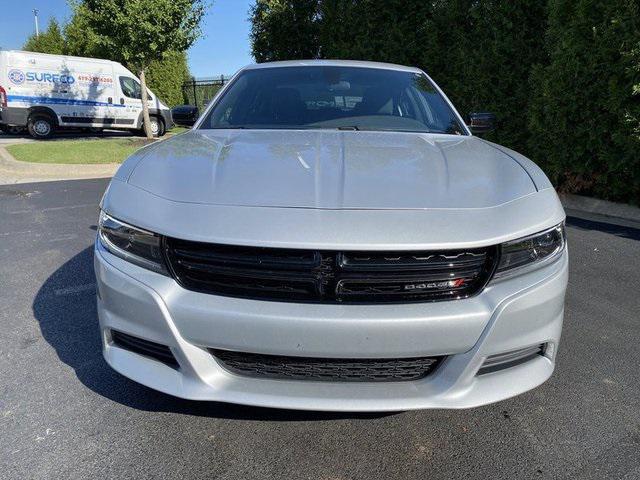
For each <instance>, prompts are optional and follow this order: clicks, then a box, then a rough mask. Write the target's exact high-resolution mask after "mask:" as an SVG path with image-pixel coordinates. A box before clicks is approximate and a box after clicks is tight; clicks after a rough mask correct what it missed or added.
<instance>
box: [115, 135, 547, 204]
mask: <svg viewBox="0 0 640 480" xmlns="http://www.w3.org/2000/svg"><path fill="white" fill-rule="evenodd" d="M119 176H120V178H122V177H123V176H126V178H127V181H128V183H129V184H130V185H132V186H135V187H138V188H140V189H143V190H145V191H147V192H149V193H151V194H153V195H156V196H159V197H162V198H165V199H167V200H172V201H174V202H188V203H197V204H208V205H221V206H223V205H226V206H241V207H292V208H293V207H295V208H313V209H332V210H340V209H350V210H360V209H364V210H369V209H375V210H380V209H460V208H487V207H493V206H497V205H501V204H504V203H507V202H510V201H513V200H516V199H518V198H521V197H523V196H526V195H529V194H532V193H535V192H536V186H535V185H534V183H533V181H532V180H531V177H530V176H529V174H528V173H527V171H526V170H525V169H524V168H523V167H522V166H521V164H520V163H518V162H517V161H515V160H514V158H513V157H511V156H509V155H507V154H506V153H504V152H503V151H501V150H498V149H497V148H495V147H493V146H492V145H490V144H488V143H486V142H484V141H482V140H480V139H478V138H476V137H469V136H460V137H458V136H452V135H433V134H418V133H402V132H362V131H327V130H321V131H308V130H250V131H249V130H196V131H192V132H189V133H186V134H183V135H178V136H176V137H174V138H171V139H168V140H165V141H162V142H158V143H157V144H155V145H153V146H152V147H150V148H146V149H144V150H143V151H142V152H141V153H140V154H139V155H137V156H136V157H135V158H133V159H132V160H131V162H128V164H127V163H125V165H123V169H122V172H120V174H119Z"/></svg>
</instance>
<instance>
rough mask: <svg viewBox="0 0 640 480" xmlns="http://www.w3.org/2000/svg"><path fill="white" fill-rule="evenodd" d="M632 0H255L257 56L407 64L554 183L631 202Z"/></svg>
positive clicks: (639, 152)
mask: <svg viewBox="0 0 640 480" xmlns="http://www.w3.org/2000/svg"><path fill="white" fill-rule="evenodd" d="M639 8H640V7H639V2H638V0H549V1H547V0H532V1H530V2H507V1H503V0H502V1H501V0H480V1H478V0H438V1H434V2H425V1H423V0H386V1H384V2H383V1H381V0H349V1H345V0H299V1H295V0H258V2H257V4H256V6H255V7H254V9H253V10H252V37H251V38H252V49H253V54H254V57H255V58H256V60H257V61H267V60H286V59H292V58H301V57H304V58H348V59H354V60H374V61H384V62H392V63H400V64H406V65H415V66H418V67H421V68H422V69H424V70H425V71H426V72H427V73H429V74H430V75H431V76H432V77H433V78H434V80H435V81H436V82H438V84H439V85H440V86H442V88H443V90H445V92H446V93H447V95H448V96H449V97H450V98H451V100H452V101H453V103H454V104H455V105H456V106H457V107H458V109H459V110H460V112H461V113H462V114H463V115H464V114H467V113H469V112H471V111H482V110H484V111H493V112H495V113H496V115H497V116H498V122H499V123H498V125H499V128H498V130H497V131H496V132H494V133H493V134H492V135H491V136H490V137H489V138H490V139H492V140H495V141H497V142H499V143H501V144H504V145H506V146H509V147H512V148H515V149H516V150H519V151H521V152H522V153H524V154H526V155H529V156H531V157H532V159H533V160H534V161H536V162H537V163H539V164H540V165H541V166H542V167H543V168H544V170H545V171H546V172H547V174H548V175H549V177H550V178H551V180H552V181H553V182H554V183H555V184H556V185H557V186H558V187H559V189H561V190H564V191H568V192H576V193H583V194H590V195H596V196H599V197H602V198H608V199H612V200H620V201H627V202H633V203H639V204H640V166H639V165H640V145H639V142H640V140H639V138H640V11H639Z"/></svg>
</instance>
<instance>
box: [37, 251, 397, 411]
mask: <svg viewBox="0 0 640 480" xmlns="http://www.w3.org/2000/svg"><path fill="white" fill-rule="evenodd" d="M33 313H34V316H35V318H36V319H37V320H38V322H39V323H40V330H41V332H42V336H43V338H44V339H45V340H46V341H47V342H48V343H49V344H50V345H51V346H52V347H53V348H54V349H55V351H56V353H57V355H58V357H59V358H60V360H62V361H63V362H64V363H66V364H67V365H69V366H70V367H71V368H73V369H74V371H75V373H76V376H77V377H78V379H79V380H80V381H81V382H82V383H83V384H84V385H85V386H86V387H88V388H90V389H91V390H93V391H94V392H96V393H98V394H99V395H102V396H103V397H106V398H108V399H110V400H113V401H114V402H118V403H120V404H122V405H126V406H128V407H131V408H136V409H139V410H145V411H158V412H173V413H182V414H187V415H198V416H207V417H218V418H229V419H243V420H271V421H315V420H333V419H344V418H360V419H368V418H378V417H381V416H387V415H391V414H375V413H374V414H370V413H366V414H341V413H327V412H300V411H294V410H279V409H269V408H256V407H245V406H240V405H232V404H225V403H219V402H196V401H190V400H182V399H179V398H175V397H172V396H169V395H166V394H163V393H160V392H156V391H155V390H151V389H149V388H147V387H145V386H143V385H140V384H138V383H135V382H133V381H131V380H129V379H127V378H126V377H123V376H122V375H120V374H118V373H116V372H115V371H114V370H112V369H111V368H110V367H109V366H108V365H107V363H106V362H105V361H104V359H103V357H102V352H101V344H100V335H99V331H98V315H97V311H96V301H95V277H94V271H93V247H88V248H86V249H85V250H83V251H82V252H80V253H79V254H78V255H76V256H75V257H73V258H72V259H70V260H69V261H68V262H66V263H65V264H64V265H62V266H61V267H60V268H59V269H58V270H56V271H55V272H54V273H53V274H52V275H51V276H50V277H49V278H48V279H47V280H46V281H45V283H44V284H43V285H42V286H41V287H40V289H39V290H38V293H37V294H36V297H35V300H34V302H33Z"/></svg>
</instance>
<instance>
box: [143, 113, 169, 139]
mask: <svg viewBox="0 0 640 480" xmlns="http://www.w3.org/2000/svg"><path fill="white" fill-rule="evenodd" d="M149 122H150V123H151V135H152V136H154V137H161V136H163V135H164V134H165V131H166V129H165V127H164V122H163V121H162V119H160V118H158V117H149ZM138 132H139V133H140V135H142V136H145V135H146V133H145V131H144V124H143V125H142V128H141V129H140V130H139V131H138Z"/></svg>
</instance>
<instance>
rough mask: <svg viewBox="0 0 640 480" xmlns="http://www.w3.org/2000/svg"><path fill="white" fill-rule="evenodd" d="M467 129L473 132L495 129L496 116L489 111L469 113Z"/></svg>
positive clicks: (487, 131) (479, 132)
mask: <svg viewBox="0 0 640 480" xmlns="http://www.w3.org/2000/svg"><path fill="white" fill-rule="evenodd" d="M467 126H468V127H469V130H471V133H473V134H482V133H489V132H492V131H494V130H495V129H496V116H495V115H494V114H493V113H489V112H474V113H470V114H469V125H467Z"/></svg>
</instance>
